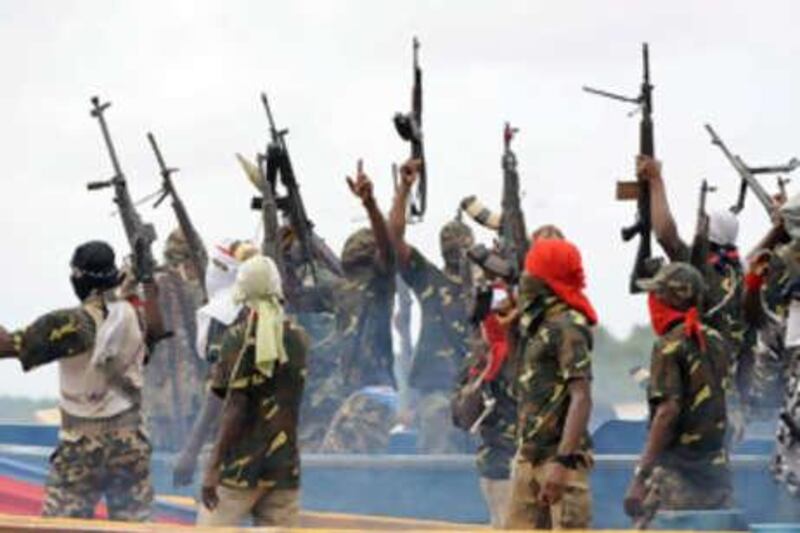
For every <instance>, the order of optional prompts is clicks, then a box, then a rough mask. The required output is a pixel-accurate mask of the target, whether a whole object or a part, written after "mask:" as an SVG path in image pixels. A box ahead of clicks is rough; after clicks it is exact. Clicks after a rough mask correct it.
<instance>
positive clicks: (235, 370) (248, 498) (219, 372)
mask: <svg viewBox="0 0 800 533" xmlns="http://www.w3.org/2000/svg"><path fill="white" fill-rule="evenodd" d="M246 330H247V324H246V323H239V324H236V325H234V326H232V327H231V328H230V329H229V330H228V331H227V332H226V334H225V337H224V339H223V341H222V350H221V358H220V360H219V361H218V362H217V363H216V364H215V365H214V369H213V371H212V390H213V391H214V392H215V393H216V394H218V395H219V396H221V397H224V396H225V395H226V394H227V393H228V392H229V391H240V392H242V393H244V394H246V395H247V398H248V403H249V405H248V409H247V416H248V420H247V423H246V424H245V426H244V428H243V430H242V432H243V433H242V435H241V438H240V439H239V440H238V441H237V442H236V443H234V446H233V448H232V449H231V450H229V452H228V454H227V455H226V456H225V457H223V458H222V464H221V466H220V472H221V474H220V491H219V496H220V502H219V506H218V507H217V508H216V509H215V510H214V511H210V512H209V511H208V510H207V509H205V508H203V509H201V512H200V516H199V517H198V524H201V525H209V526H210V525H223V524H227V525H230V524H229V523H228V518H229V517H230V516H231V514H232V513H233V514H237V515H241V516H237V518H244V516H245V515H252V516H253V518H254V519H255V524H254V525H256V526H292V525H295V522H296V519H297V516H296V513H297V508H298V497H299V488H300V450H299V446H298V443H297V426H298V418H299V412H300V401H301V398H302V394H303V386H304V381H305V375H306V356H307V352H308V344H309V341H308V337H307V335H306V334H305V332H304V331H303V330H302V329H301V328H300V327H299V326H296V325H294V324H292V323H291V322H286V324H285V329H284V347H285V349H286V354H287V356H288V358H289V361H288V362H287V363H286V364H283V365H279V366H277V367H276V369H275V373H274V375H273V376H272V377H266V376H265V375H264V374H263V373H262V372H261V371H260V370H259V369H258V368H257V367H256V363H255V352H256V350H255V344H254V338H253V337H252V333H250V334H248V333H247V331H246ZM243 502H245V503H247V508H241V507H239V505H240V504H241V503H243ZM265 502H269V503H270V505H267V504H266V503H265ZM277 502H280V506H282V507H287V508H288V509H289V512H286V513H281V512H280V509H277V510H276V509H274V508H273V509H270V507H274V505H276V504H277ZM275 516H280V517H281V521H280V522H279V523H276V522H274V521H273V520H274V518H275Z"/></svg>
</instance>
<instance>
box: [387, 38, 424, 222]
mask: <svg viewBox="0 0 800 533" xmlns="http://www.w3.org/2000/svg"><path fill="white" fill-rule="evenodd" d="M412 47H413V57H414V59H413V76H414V85H413V87H412V89H411V111H409V112H408V113H396V114H395V115H394V127H395V129H396V130H397V134H398V135H399V136H400V138H401V139H403V140H404V141H406V142H408V143H409V144H410V145H411V158H412V159H419V160H420V162H421V168H420V171H419V179H418V180H417V186H416V191H414V192H413V194H412V196H411V204H410V207H409V209H410V214H411V217H410V218H411V220H410V222H417V221H420V220H422V217H423V216H424V215H425V210H426V209H427V206H428V194H427V192H428V175H427V171H426V162H425V144H424V142H423V134H422V68H420V66H419V40H418V39H417V38H416V37H414V39H413V41H412Z"/></svg>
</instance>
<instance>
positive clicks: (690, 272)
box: [636, 262, 706, 311]
mask: <svg viewBox="0 0 800 533" xmlns="http://www.w3.org/2000/svg"><path fill="white" fill-rule="evenodd" d="M636 284H637V285H638V286H639V288H641V289H643V290H645V291H647V292H652V293H654V294H656V295H657V296H658V297H659V299H661V300H662V301H663V302H664V303H665V304H667V305H669V306H670V307H672V308H674V309H677V310H678V311H685V310H687V309H689V308H691V307H694V306H696V305H698V304H699V303H700V301H701V299H702V296H703V293H704V292H705V291H706V283H705V281H704V280H703V276H702V275H701V274H700V271H699V270H697V269H696V268H695V267H693V266H692V265H690V264H688V263H680V262H677V263H669V264H667V265H664V266H663V267H661V269H660V270H659V271H658V272H657V273H656V275H655V276H654V277H652V278H650V279H643V280H639V281H637V282H636Z"/></svg>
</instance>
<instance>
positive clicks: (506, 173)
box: [461, 122, 529, 284]
mask: <svg viewBox="0 0 800 533" xmlns="http://www.w3.org/2000/svg"><path fill="white" fill-rule="evenodd" d="M518 131H519V130H518V129H517V128H512V127H511V125H510V124H509V123H508V122H506V125H505V128H504V129H503V158H502V168H503V199H502V204H501V205H502V210H501V213H500V215H497V214H494V213H492V212H491V211H490V210H489V209H488V208H487V207H485V206H483V204H481V203H480V202H479V201H478V199H477V198H476V197H475V196H468V197H467V198H464V200H462V201H461V209H462V211H464V212H466V213H467V214H468V215H469V216H470V217H471V218H472V219H473V220H475V222H477V223H478V224H481V225H482V226H484V227H486V228H489V229H492V230H495V231H497V233H498V236H499V242H498V243H497V247H496V248H497V250H496V251H494V250H489V249H488V248H486V247H485V246H483V245H476V246H474V247H473V248H472V249H471V250H470V251H469V252H468V256H469V258H470V259H471V260H472V261H473V262H475V263H477V264H478V265H479V266H480V267H481V268H483V269H484V270H486V271H488V272H489V273H491V274H494V275H495V276H498V277H501V278H503V279H505V280H506V281H507V282H508V283H511V284H515V283H516V282H517V280H518V279H519V273H520V272H521V271H522V267H523V265H524V263H525V254H526V253H527V251H528V246H529V242H528V237H527V230H526V228H525V215H524V213H523V212H522V206H521V201H520V194H519V174H518V173H517V156H516V154H514V152H513V151H512V150H511V141H512V140H513V138H514V135H515V134H516V133H517V132H518Z"/></svg>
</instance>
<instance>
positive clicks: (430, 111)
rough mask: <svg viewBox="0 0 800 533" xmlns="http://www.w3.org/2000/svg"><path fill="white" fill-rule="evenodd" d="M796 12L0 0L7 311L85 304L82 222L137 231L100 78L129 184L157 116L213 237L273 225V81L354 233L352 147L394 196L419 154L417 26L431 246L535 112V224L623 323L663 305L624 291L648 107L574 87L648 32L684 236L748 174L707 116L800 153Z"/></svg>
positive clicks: (750, 143) (194, 207) (529, 164)
mask: <svg viewBox="0 0 800 533" xmlns="http://www.w3.org/2000/svg"><path fill="white" fill-rule="evenodd" d="M798 20H800V4H797V3H796V2H790V1H787V2H769V1H762V2H757V3H756V2H734V1H730V0H726V1H704V2H694V1H672V2H633V1H598V0H588V1H582V2H577V1H561V2H544V1H539V2H533V1H520V2H503V1H497V2H480V1H464V0H459V1H455V0H452V1H447V2H445V1H428V2H421V1H420V2H413V1H407V2H402V3H401V2H391V3H389V2H375V1H368V0H365V1H336V2H332V1H331V2H323V1H319V2H303V1H293V2H275V1H252V2H245V1H231V0H229V1H226V2H199V1H185V2H178V1H157V2H156V1H138V2H133V1H129V2H122V1H107V0H102V1H80V2H77V1H75V2H73V1H66V0H58V1H56V0H52V1H48V2H45V1H22V0H18V1H9V0H3V1H0V64H2V65H3V71H4V73H3V89H2V91H0V117H2V120H0V147H2V148H1V149H2V154H3V156H2V164H3V174H4V175H3V179H2V187H1V188H0V198H2V209H0V223H1V224H2V228H3V229H4V231H3V234H2V246H3V249H4V250H5V253H4V258H3V262H2V263H3V266H2V272H3V274H4V275H3V276H2V279H0V284H1V286H2V289H0V291H1V292H0V294H2V299H1V300H0V301H1V302H2V304H0V324H4V325H6V326H7V327H9V328H12V327H18V326H22V325H24V324H25V323H27V322H28V321H30V320H32V319H34V318H35V317H36V316H38V315H39V314H41V313H43V312H45V311H48V310H50V309H53V308H57V307H64V306H69V305H73V304H74V297H73V295H72V292H71V288H70V285H69V283H68V279H67V278H68V261H69V257H70V254H71V252H72V250H73V248H74V247H75V246H76V245H77V244H79V243H80V242H82V241H84V240H87V239H90V238H102V239H107V240H109V241H111V242H112V243H113V244H114V245H116V246H117V247H118V249H119V250H126V246H125V241H124V237H123V233H122V228H121V226H120V224H119V221H118V220H117V219H115V218H112V217H111V216H110V213H111V211H112V204H111V196H110V194H111V193H110V191H103V192H98V193H93V194H89V193H88V192H87V191H86V189H85V185H84V184H85V182H87V181H90V180H96V179H102V178H107V177H109V176H110V174H111V168H110V163H109V160H108V156H107V154H106V152H105V148H104V146H103V144H102V139H101V137H100V131H99V127H98V125H97V123H96V121H94V120H93V119H91V118H90V116H89V109H90V105H89V98H90V97H91V96H93V95H100V96H101V97H102V98H103V99H108V100H111V101H112V102H113V106H112V107H111V109H110V110H109V112H108V121H109V125H110V128H111V132H112V134H113V136H114V140H115V141H116V143H117V149H118V152H119V157H120V161H121V163H122V165H123V169H124V170H125V172H126V174H127V176H128V179H129V185H130V188H131V192H132V194H133V195H134V196H135V197H141V196H144V195H145V194H147V193H149V192H152V191H153V190H154V189H156V188H157V184H158V176H157V174H156V167H155V162H154V160H153V157H152V155H151V153H150V151H149V147H148V145H147V143H146V139H145V133H146V132H147V131H148V130H152V131H153V132H154V133H155V134H156V136H157V138H158V140H159V142H160V144H161V148H162V151H163V153H164V156H165V157H166V158H167V161H168V163H169V164H170V165H174V166H178V167H180V168H181V172H180V174H179V175H178V176H177V178H176V179H177V186H178V187H179V190H180V193H181V194H182V196H183V198H184V200H185V202H186V204H187V206H188V207H189V210H190V211H191V214H192V216H193V218H194V220H195V222H196V224H197V226H198V227H199V229H200V230H201V232H202V233H203V235H204V236H205V238H206V240H207V242H208V243H213V242H215V241H218V240H219V239H222V238H226V237H250V236H253V235H254V234H255V232H256V230H257V226H258V216H257V214H254V213H252V212H250V211H249V210H248V204H249V197H250V196H251V194H252V190H251V189H252V188H251V186H250V185H249V184H248V183H247V182H246V181H245V179H244V177H243V175H242V173H241V171H240V170H239V168H238V165H237V163H236V160H235V158H234V153H235V152H237V151H241V152H243V153H245V154H247V155H250V156H252V155H253V154H255V153H256V151H259V150H262V149H263V147H264V144H265V142H266V140H267V128H266V119H265V117H264V113H263V110H262V108H261V103H260V101H259V99H258V95H259V92H260V91H262V90H266V91H267V92H268V93H269V95H270V97H271V100H272V105H273V111H274V114H275V117H276V119H277V121H278V122H279V124H280V125H281V126H286V127H288V128H289V129H290V130H291V132H290V135H289V137H288V140H287V142H288V145H289V149H290V152H291V155H292V158H293V161H294V165H295V170H296V172H297V175H298V177H299V179H300V180H301V183H302V190H303V193H304V196H305V200H306V204H307V208H308V211H309V213H310V215H311V217H312V218H313V220H314V221H315V223H316V225H317V228H318V231H319V233H320V234H322V235H323V236H324V237H325V238H326V239H327V240H328V241H329V242H330V243H331V244H332V245H333V247H334V248H335V249H337V250H338V249H340V247H341V245H342V243H343V242H344V239H345V237H346V236H347V235H348V234H349V232H351V231H352V230H353V229H355V228H357V227H358V226H359V225H360V224H363V223H364V221H365V218H364V216H363V214H362V212H361V208H360V205H359V204H358V203H357V202H356V201H354V200H353V198H351V196H350V193H349V191H348V190H347V188H346V186H345V184H344V176H345V175H347V174H348V173H350V172H352V171H353V169H354V167H355V161H356V159H357V158H359V157H362V158H364V162H365V167H366V170H367V172H368V173H369V174H370V175H371V176H372V177H373V179H374V180H375V182H376V189H377V194H378V198H379V202H380V204H381V206H382V207H383V208H388V205H389V203H390V196H389V195H390V191H391V178H390V172H389V170H390V165H391V163H392V162H393V161H401V160H402V159H403V158H404V157H406V155H407V145H405V144H404V143H402V142H401V141H400V140H399V139H398V138H397V136H396V133H395V131H394V129H393V126H392V123H391V116H392V114H393V113H394V112H395V111H398V110H405V109H407V107H408V105H409V89H410V83H411V67H410V41H411V37H412V36H413V35H418V36H419V38H420V40H421V42H422V49H421V62H422V65H423V67H424V70H425V73H424V76H425V118H424V119H425V133H426V150H427V156H428V165H429V179H430V185H429V187H430V190H429V194H430V210H429V214H428V216H427V217H426V221H425V223H424V224H423V225H420V226H415V227H413V228H411V229H410V230H409V235H408V238H409V240H410V241H411V242H413V243H414V244H416V245H418V246H419V247H420V248H422V249H423V250H424V251H425V252H426V253H427V254H428V255H429V256H431V257H435V258H436V259H437V260H438V239H437V238H436V235H437V232H438V229H439V227H440V226H441V225H442V224H443V223H444V222H446V221H447V220H449V219H450V218H452V217H453V215H454V213H455V210H456V207H457V205H458V202H459V200H460V199H461V198H462V197H464V196H466V195H468V194H478V195H479V196H480V197H481V198H482V199H483V200H484V201H485V202H487V203H489V204H490V205H497V204H498V203H499V197H500V189H501V170H500V153H501V148H502V143H501V131H502V125H503V122H504V121H506V120H510V121H511V122H512V123H513V124H514V125H515V126H518V127H519V128H520V130H521V131H520V134H519V136H518V138H517V140H516V141H515V143H514V148H515V149H516V151H517V155H518V159H519V162H520V174H521V178H522V188H523V192H524V206H525V209H526V215H527V218H528V226H529V228H533V227H535V226H537V225H539V224H541V223H545V222H552V223H556V224H558V225H559V226H561V227H562V228H563V229H564V230H565V232H566V234H567V235H568V237H569V238H570V239H571V240H573V241H574V242H576V243H577V244H578V245H579V246H580V247H581V249H582V250H583V254H584V260H585V263H586V269H587V271H588V282H589V293H590V295H591V297H592V299H593V300H594V302H595V304H596V307H597V308H598V311H599V313H600V316H601V319H602V321H603V323H605V324H606V325H607V326H608V327H610V328H611V329H612V330H613V331H614V332H615V333H616V334H618V335H625V334H626V333H627V332H628V330H629V328H630V327H631V326H632V325H634V324H636V323H643V322H645V321H646V320H647V316H646V309H645V302H644V300H643V299H642V297H632V296H629V295H628V294H627V280H628V275H629V271H630V268H631V261H632V259H633V255H634V253H635V244H633V243H631V244H627V245H626V244H623V243H621V242H620V240H619V228H620V227H621V226H623V225H626V224H629V223H630V222H631V221H632V219H633V216H634V207H633V205H632V204H621V203H617V202H615V201H614V182H615V181H616V180H617V179H619V178H623V177H629V176H631V174H632V169H633V160H634V155H635V153H636V148H637V146H638V144H637V143H638V141H637V131H638V128H637V121H638V119H637V118H636V117H633V118H631V117H628V116H627V113H628V112H629V111H630V110H631V109H630V107H627V106H625V105H624V104H618V103H616V102H613V101H608V100H604V99H601V98H597V97H592V96H590V95H587V94H584V93H583V92H581V89H580V88H581V85H583V84H587V83H588V84H593V85H596V86H600V87H604V88H608V89H612V90H617V91H619V92H626V93H631V94H635V93H636V92H637V91H638V85H639V81H640V75H641V60H640V45H641V42H642V41H645V40H646V41H649V42H650V47H651V63H652V77H653V82H654V84H655V86H656V89H655V94H654V104H655V115H654V116H655V124H656V152H657V154H658V156H659V157H660V158H662V159H663V160H664V173H665V177H666V179H667V180H668V191H669V196H670V200H671V201H672V205H673V209H674V212H675V214H676V216H677V218H678V222H679V225H680V229H681V232H682V233H683V235H684V236H687V237H688V236H689V235H690V232H691V230H692V228H693V226H694V218H695V209H696V197H697V187H698V183H699V180H700V179H701V178H704V177H705V178H708V179H709V180H710V181H711V182H712V183H714V184H716V185H717V186H718V187H719V189H720V192H718V193H717V194H716V195H714V196H713V197H712V198H711V199H710V204H711V206H712V208H714V207H719V208H724V207H727V206H729V205H730V204H731V203H732V201H733V199H734V196H735V192H736V187H737V185H738V182H737V181H736V176H735V174H734V172H733V170H732V169H731V168H730V167H729V166H728V164H727V162H726V161H725V160H724V159H723V157H722V155H721V154H720V152H719V151H718V150H717V149H716V148H715V147H713V146H711V144H710V143H709V140H708V138H707V135H706V132H705V131H704V130H703V127H702V125H703V123H704V122H707V121H710V122H711V123H713V124H714V125H715V126H716V128H717V130H718V132H719V133H720V134H721V135H722V136H723V138H724V139H725V140H726V141H727V142H728V144H729V145H730V147H731V148H732V149H733V150H734V151H735V152H738V153H740V154H741V155H742V156H743V157H744V158H745V159H746V160H747V161H750V162H752V163H753V164H764V163H775V162H783V161H785V160H787V159H788V158H789V157H790V156H793V155H799V156H800V145H798V143H797V142H796V136H795V132H796V121H797V118H798V116H800V113H799V111H800V105H799V104H798V102H797V98H796V94H797V92H798V88H800V74H798V72H797V70H796V59H797V57H798V55H800V50H798V48H799V47H798V43H800V39H798V37H797V21H798ZM797 180H800V176H798V178H797ZM767 186H768V187H770V188H774V182H773V181H769V182H768V183H767ZM790 189H796V188H795V187H794V185H790ZM142 216H143V217H145V218H146V219H147V220H150V221H153V222H154V223H155V224H156V226H157V229H158V231H159V234H160V235H161V236H162V237H163V236H165V235H166V234H167V233H168V232H169V230H170V229H171V228H172V227H173V226H174V219H173V215H172V213H171V211H170V210H169V208H168V206H166V205H165V206H164V207H162V209H160V210H159V211H157V212H154V211H152V210H151V209H150V208H149V206H145V207H143V208H142ZM741 220H742V226H743V229H742V238H741V241H742V243H743V245H744V247H745V248H747V247H749V245H751V244H752V243H753V242H754V241H755V240H756V238H757V237H758V236H759V235H760V233H762V232H763V231H764V230H765V228H766V223H767V218H766V215H765V214H764V212H763V211H762V209H761V208H760V207H759V206H757V204H756V203H755V202H753V201H752V198H751V201H750V205H749V206H748V209H747V211H746V212H745V213H744V214H743V216H742V219H741ZM481 235H482V236H483V237H484V238H485V237H486V234H485V233H484V234H481ZM160 249H161V244H160V243H159V245H158V252H159V254H160ZM0 369H2V372H0V391H2V392H3V393H7V394H24V395H30V396H55V395H56V394H57V378H56V369H55V365H52V366H51V367H49V368H44V369H40V370H37V371H35V372H33V373H31V374H29V375H23V374H22V372H21V371H19V370H18V366H17V364H16V363H13V362H3V363H2V364H0Z"/></svg>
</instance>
